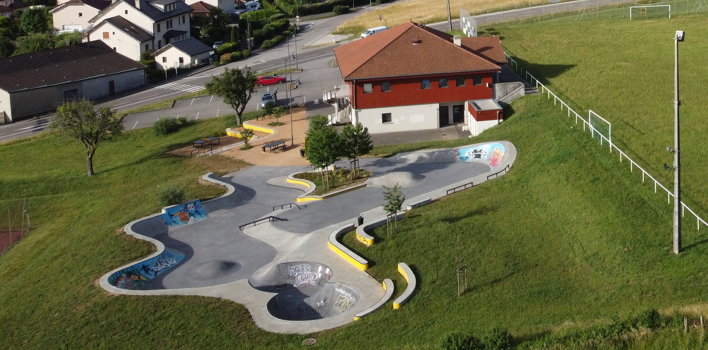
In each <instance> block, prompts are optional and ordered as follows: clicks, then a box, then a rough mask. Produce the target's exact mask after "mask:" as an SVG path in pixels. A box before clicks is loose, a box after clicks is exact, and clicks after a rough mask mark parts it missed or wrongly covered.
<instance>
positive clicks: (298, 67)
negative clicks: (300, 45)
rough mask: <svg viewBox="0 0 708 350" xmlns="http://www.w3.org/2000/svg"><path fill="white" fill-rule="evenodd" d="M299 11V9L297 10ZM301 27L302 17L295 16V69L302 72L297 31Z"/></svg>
mask: <svg viewBox="0 0 708 350" xmlns="http://www.w3.org/2000/svg"><path fill="white" fill-rule="evenodd" d="M296 11H297V8H296ZM299 26H300V16H295V34H294V35H293V36H294V37H295V69H297V70H300V66H299V65H298V63H297V29H298V28H299Z"/></svg>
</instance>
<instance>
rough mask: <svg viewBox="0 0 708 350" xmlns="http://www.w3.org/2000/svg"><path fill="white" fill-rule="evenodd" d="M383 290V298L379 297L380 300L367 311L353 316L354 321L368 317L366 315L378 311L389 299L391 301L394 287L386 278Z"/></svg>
mask: <svg viewBox="0 0 708 350" xmlns="http://www.w3.org/2000/svg"><path fill="white" fill-rule="evenodd" d="M383 289H384V290H385V291H386V292H385V293H384V295H383V297H381V299H379V301H378V302H376V304H374V305H372V306H371V307H370V308H368V309H366V310H364V311H361V312H359V313H358V314H356V315H354V321H358V320H359V319H360V318H362V317H364V316H366V315H368V314H370V313H373V312H374V311H376V310H378V309H380V308H381V307H382V306H384V304H386V302H387V301H388V300H389V299H391V297H392V296H393V291H394V289H395V288H394V286H393V281H391V280H390V279H388V278H387V279H385V280H384V281H383Z"/></svg>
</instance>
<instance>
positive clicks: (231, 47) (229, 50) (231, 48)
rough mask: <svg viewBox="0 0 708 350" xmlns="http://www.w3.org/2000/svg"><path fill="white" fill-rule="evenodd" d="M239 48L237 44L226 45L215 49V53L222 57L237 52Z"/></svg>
mask: <svg viewBox="0 0 708 350" xmlns="http://www.w3.org/2000/svg"><path fill="white" fill-rule="evenodd" d="M240 48H241V46H240V45H239V44H238V43H226V44H224V45H221V46H219V48H218V49H216V53H217V54H219V55H224V54H227V53H232V52H234V51H237V50H238V49H240Z"/></svg>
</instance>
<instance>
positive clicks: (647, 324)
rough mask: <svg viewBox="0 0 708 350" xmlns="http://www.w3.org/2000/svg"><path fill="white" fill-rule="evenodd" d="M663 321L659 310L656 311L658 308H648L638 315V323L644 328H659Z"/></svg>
mask: <svg viewBox="0 0 708 350" xmlns="http://www.w3.org/2000/svg"><path fill="white" fill-rule="evenodd" d="M661 321H662V320H661V315H659V312H658V311H656V309H649V310H646V311H644V312H642V313H641V314H639V316H637V325H638V326H641V327H644V328H649V329H656V328H659V327H660V326H661V323H662V322H661Z"/></svg>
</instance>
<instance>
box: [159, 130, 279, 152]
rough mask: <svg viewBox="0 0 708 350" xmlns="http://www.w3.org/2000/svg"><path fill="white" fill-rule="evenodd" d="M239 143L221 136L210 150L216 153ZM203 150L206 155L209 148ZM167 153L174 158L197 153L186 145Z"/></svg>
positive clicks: (239, 140) (229, 137) (257, 133)
mask: <svg viewBox="0 0 708 350" xmlns="http://www.w3.org/2000/svg"><path fill="white" fill-rule="evenodd" d="M254 135H256V136H258V137H259V138H260V137H264V136H266V135H269V134H266V133H262V132H256V133H254ZM239 142H242V141H241V139H240V138H238V137H232V136H222V137H219V141H215V142H214V143H213V145H212V148H211V149H212V150H213V151H216V150H218V149H219V148H222V147H226V146H231V145H233V144H235V143H239ZM204 150H206V152H207V154H208V153H209V147H208V146H207V147H205V148H204ZM167 153H169V154H173V155H176V156H180V157H190V156H195V155H197V151H195V148H194V146H193V145H188V146H184V147H180V148H177V149H175V150H172V151H169V152H167ZM199 153H200V154H201V153H203V152H202V151H201V150H200V151H199Z"/></svg>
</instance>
